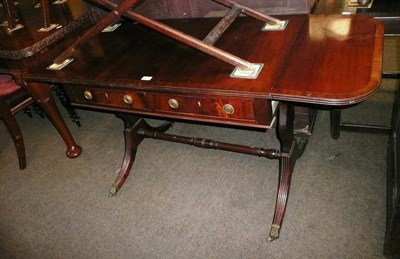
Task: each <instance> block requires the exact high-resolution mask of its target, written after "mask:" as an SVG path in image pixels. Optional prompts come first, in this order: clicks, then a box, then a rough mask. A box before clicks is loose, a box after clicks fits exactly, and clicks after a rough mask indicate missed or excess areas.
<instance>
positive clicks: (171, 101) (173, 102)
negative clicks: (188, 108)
mask: <svg viewBox="0 0 400 259" xmlns="http://www.w3.org/2000/svg"><path fill="white" fill-rule="evenodd" d="M168 104H169V106H170V107H171V108H172V109H177V108H178V107H179V103H178V101H177V100H175V99H169V100H168Z"/></svg>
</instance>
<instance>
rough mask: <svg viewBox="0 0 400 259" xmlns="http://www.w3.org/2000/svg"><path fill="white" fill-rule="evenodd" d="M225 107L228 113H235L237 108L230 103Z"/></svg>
mask: <svg viewBox="0 0 400 259" xmlns="http://www.w3.org/2000/svg"><path fill="white" fill-rule="evenodd" d="M223 109H224V112H225V113H226V114H233V113H234V112H235V108H233V106H232V105H231V104H228V103H227V104H225V105H224V107H223Z"/></svg>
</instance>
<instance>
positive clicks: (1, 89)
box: [0, 74, 21, 96]
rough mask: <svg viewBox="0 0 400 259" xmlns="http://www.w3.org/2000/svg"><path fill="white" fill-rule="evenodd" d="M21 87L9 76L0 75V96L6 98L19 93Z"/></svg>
mask: <svg viewBox="0 0 400 259" xmlns="http://www.w3.org/2000/svg"><path fill="white" fill-rule="evenodd" d="M20 89H21V87H20V86H19V85H17V84H16V83H15V81H14V79H13V78H12V77H11V76H10V75H4V74H0V96H6V95H10V94H13V93H15V92H17V91H19V90H20Z"/></svg>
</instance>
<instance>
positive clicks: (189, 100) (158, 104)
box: [154, 94, 255, 121]
mask: <svg viewBox="0 0 400 259" xmlns="http://www.w3.org/2000/svg"><path fill="white" fill-rule="evenodd" d="M154 100H155V101H154V103H155V108H156V110H157V111H160V112H168V113H179V114H182V115H184V114H186V115H189V116H190V115H191V116H193V115H194V116H206V117H217V118H226V119H238V120H248V121H255V115H254V106H253V100H252V99H251V98H234V97H232V98H230V97H219V96H206V97H203V96H201V97H200V96H186V95H185V96H181V95H158V94H156V95H154Z"/></svg>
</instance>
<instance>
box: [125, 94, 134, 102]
mask: <svg viewBox="0 0 400 259" xmlns="http://www.w3.org/2000/svg"><path fill="white" fill-rule="evenodd" d="M124 102H125V103H126V104H132V103H133V99H132V97H131V96H130V95H127V94H126V95H124Z"/></svg>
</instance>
